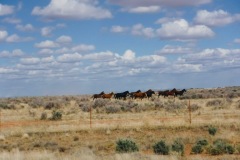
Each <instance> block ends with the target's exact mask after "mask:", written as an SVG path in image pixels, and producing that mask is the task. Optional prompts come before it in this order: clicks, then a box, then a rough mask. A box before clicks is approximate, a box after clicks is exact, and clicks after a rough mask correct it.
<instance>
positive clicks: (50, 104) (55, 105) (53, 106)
mask: <svg viewBox="0 0 240 160" xmlns="http://www.w3.org/2000/svg"><path fill="white" fill-rule="evenodd" d="M60 107H61V104H60V103H59V102H56V101H55V102H54V101H51V102H47V103H46V104H45V106H44V108H45V109H49V110H51V109H59V108H60Z"/></svg>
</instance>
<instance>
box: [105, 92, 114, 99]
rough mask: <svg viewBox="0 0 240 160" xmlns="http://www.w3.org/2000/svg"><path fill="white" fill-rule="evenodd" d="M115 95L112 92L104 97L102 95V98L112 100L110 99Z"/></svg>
mask: <svg viewBox="0 0 240 160" xmlns="http://www.w3.org/2000/svg"><path fill="white" fill-rule="evenodd" d="M113 94H114V93H113V92H111V93H109V94H103V95H102V98H103V99H105V98H107V99H110V98H112V96H113Z"/></svg>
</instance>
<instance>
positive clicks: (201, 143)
mask: <svg viewBox="0 0 240 160" xmlns="http://www.w3.org/2000/svg"><path fill="white" fill-rule="evenodd" d="M197 145H201V146H207V145H208V141H207V140H206V139H200V140H198V141H197Z"/></svg>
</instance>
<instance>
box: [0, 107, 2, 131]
mask: <svg viewBox="0 0 240 160" xmlns="http://www.w3.org/2000/svg"><path fill="white" fill-rule="evenodd" d="M1 132H2V109H1V108H0V133H1Z"/></svg>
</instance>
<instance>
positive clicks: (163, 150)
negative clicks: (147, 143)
mask: <svg viewBox="0 0 240 160" xmlns="http://www.w3.org/2000/svg"><path fill="white" fill-rule="evenodd" d="M171 149H172V151H175V152H178V153H181V154H183V153H184V144H183V142H182V140H181V139H177V140H175V141H174V142H173V144H172V146H171ZM116 151H117V152H119V153H128V152H137V151H139V148H138V146H137V144H136V143H135V142H134V141H132V140H129V139H120V140H118V141H117V145H116ZM153 151H154V153H155V154H161V155H168V154H169V152H170V146H169V145H167V144H166V143H165V141H163V140H161V141H159V142H157V143H155V144H154V145H153Z"/></svg>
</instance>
